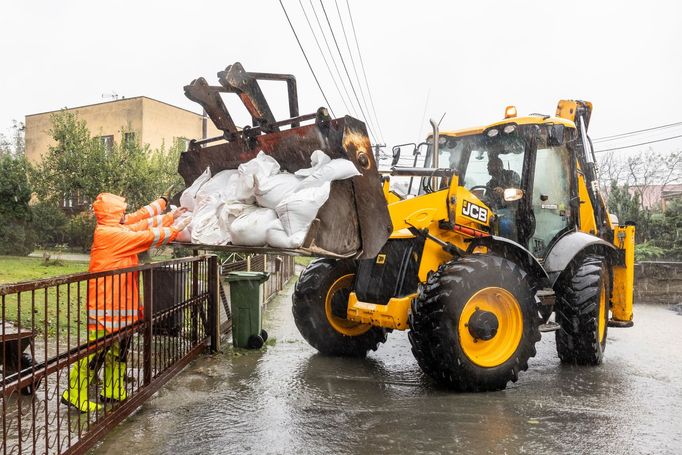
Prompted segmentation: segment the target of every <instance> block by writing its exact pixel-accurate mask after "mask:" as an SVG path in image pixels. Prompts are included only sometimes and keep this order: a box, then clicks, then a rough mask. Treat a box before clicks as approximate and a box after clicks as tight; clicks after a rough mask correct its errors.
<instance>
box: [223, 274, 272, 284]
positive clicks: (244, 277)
mask: <svg viewBox="0 0 682 455" xmlns="http://www.w3.org/2000/svg"><path fill="white" fill-rule="evenodd" d="M268 278H270V273H268V272H230V273H228V274H227V276H226V277H225V280H226V281H228V282H232V281H259V282H263V281H266V280H267V279H268Z"/></svg>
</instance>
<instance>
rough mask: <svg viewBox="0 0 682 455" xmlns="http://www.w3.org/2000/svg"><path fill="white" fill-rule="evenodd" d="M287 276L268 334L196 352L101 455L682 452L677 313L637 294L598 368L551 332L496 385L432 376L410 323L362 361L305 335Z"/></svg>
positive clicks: (681, 328) (681, 319)
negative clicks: (257, 344)
mask: <svg viewBox="0 0 682 455" xmlns="http://www.w3.org/2000/svg"><path fill="white" fill-rule="evenodd" d="M291 290H292V289H291V287H290V288H289V289H288V292H285V293H283V294H282V295H281V296H280V297H278V298H276V299H275V300H274V301H272V302H271V303H270V304H269V306H268V308H267V310H266V315H265V317H266V320H265V322H264V327H265V328H266V329H267V330H268V332H269V333H270V336H271V341H270V345H269V346H267V347H266V348H265V349H263V350H261V351H236V350H233V349H232V347H231V344H229V343H225V344H224V346H223V351H224V352H223V353H221V354H218V355H214V356H210V357H200V358H199V359H198V360H196V361H194V362H193V363H192V364H190V366H189V367H188V368H187V369H186V370H185V371H184V372H183V373H181V374H180V375H179V376H178V377H176V378H174V379H173V380H172V381H170V382H169V383H168V384H167V385H166V386H165V387H164V388H163V389H162V390H160V391H159V392H158V393H157V394H156V395H155V396H154V398H152V399H151V400H149V401H148V402H147V403H146V404H145V405H143V406H142V407H141V408H140V409H139V410H138V412H137V413H136V414H134V415H133V416H131V417H130V418H128V419H127V420H126V421H125V422H124V423H122V424H121V425H119V426H118V427H117V428H116V429H114V430H113V431H112V432H111V433H109V434H108V435H107V437H106V438H105V439H104V441H103V442H102V443H100V444H99V445H98V446H97V448H96V449H95V450H94V451H93V452H94V453H101V454H118V453H129V454H156V453H164V454H165V453H178V454H206V453H226V454H240V453H257V454H270V453H276V454H279V453H283V454H330V453H334V454H337V453H339V454H340V453H356V454H374V453H474V454H478V453H482V454H488V453H495V454H516V453H532V454H539V453H542V454H544V453H580V454H668V453H669V454H679V453H682V314H680V312H675V311H673V309H672V307H671V306H664V305H645V304H642V305H637V306H636V308H635V321H636V323H635V327H634V328H631V329H610V330H609V332H608V344H607V348H606V355H605V361H604V363H603V364H602V365H601V366H598V367H576V366H564V365H561V364H560V362H559V360H558V358H557V356H556V350H555V344H554V334H553V333H549V334H543V338H542V341H540V342H539V343H538V345H537V347H538V355H537V356H536V357H535V358H534V359H531V362H530V368H529V370H528V371H527V372H525V373H523V374H521V376H520V378H519V381H518V382H517V383H515V384H510V386H509V387H508V388H507V389H506V390H505V391H501V392H494V393H484V394H456V393H452V392H449V391H447V390H443V389H440V388H438V387H437V386H435V385H434V384H433V383H432V382H431V381H430V380H429V379H428V378H427V377H426V376H424V375H423V374H422V373H421V371H420V369H419V367H418V365H417V362H416V361H415V360H414V358H413V357H412V354H411V352H410V345H409V341H408V339H407V333H405V332H393V333H392V334H390V335H389V339H388V342H387V343H386V344H385V345H383V346H381V347H380V348H379V350H378V351H376V352H373V353H371V354H370V355H369V356H368V357H367V358H366V359H363V360H358V359H342V358H329V357H323V356H321V355H319V354H317V353H316V351H315V350H314V349H313V348H311V347H310V346H308V344H307V343H306V342H305V341H304V340H303V339H302V338H301V336H300V335H299V334H298V331H297V329H296V327H295V325H294V322H293V317H292V315H291V303H290V299H291V295H290V292H291Z"/></svg>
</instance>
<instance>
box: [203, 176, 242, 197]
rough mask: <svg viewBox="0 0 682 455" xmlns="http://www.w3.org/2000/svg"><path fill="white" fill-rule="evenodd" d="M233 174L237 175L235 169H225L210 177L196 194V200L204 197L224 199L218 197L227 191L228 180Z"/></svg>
mask: <svg viewBox="0 0 682 455" xmlns="http://www.w3.org/2000/svg"><path fill="white" fill-rule="evenodd" d="M235 174H237V170H236V169H225V170H224V171H220V172H218V173H217V174H216V175H214V176H213V177H211V179H210V180H209V181H208V182H206V183H204V184H203V185H202V187H201V188H200V189H199V191H198V192H197V197H196V199H199V198H202V197H205V196H218V198H219V199H224V198H223V197H220V195H221V194H222V193H223V192H224V191H226V189H228V186H229V181H230V178H231V177H232V176H233V175H235Z"/></svg>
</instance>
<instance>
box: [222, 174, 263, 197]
mask: <svg viewBox="0 0 682 455" xmlns="http://www.w3.org/2000/svg"><path fill="white" fill-rule="evenodd" d="M220 197H221V198H222V200H223V201H226V202H228V201H239V202H242V203H244V204H253V203H254V202H256V197H255V195H254V184H253V176H252V175H243V174H241V173H239V172H237V173H236V174H232V175H231V176H230V178H229V180H228V182H227V187H225V188H224V189H223V190H222V191H221V193H220Z"/></svg>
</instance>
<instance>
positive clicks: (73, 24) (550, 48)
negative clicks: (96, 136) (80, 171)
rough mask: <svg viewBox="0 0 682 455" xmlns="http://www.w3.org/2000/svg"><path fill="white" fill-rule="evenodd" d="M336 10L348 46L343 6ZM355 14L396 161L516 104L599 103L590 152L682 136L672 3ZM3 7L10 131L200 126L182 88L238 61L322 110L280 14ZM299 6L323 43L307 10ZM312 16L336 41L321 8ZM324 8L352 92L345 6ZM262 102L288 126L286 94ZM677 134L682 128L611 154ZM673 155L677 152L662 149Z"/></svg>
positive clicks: (4, 96) (468, 5) (201, 8)
mask: <svg viewBox="0 0 682 455" xmlns="http://www.w3.org/2000/svg"><path fill="white" fill-rule="evenodd" d="M337 1H338V5H339V7H340V8H341V13H342V15H343V18H344V21H345V22H344V25H345V27H346V32H347V33H348V34H349V36H350V38H351V39H352V28H350V22H349V21H348V16H347V14H348V12H347V9H346V0H337ZM349 1H350V6H351V11H352V13H353V19H354V21H355V27H356V30H357V34H358V39H359V42H360V48H361V51H362V57H363V60H364V63H365V67H366V70H367V77H368V79H369V85H370V88H371V96H372V98H373V100H374V104H375V106H376V112H377V116H378V119H379V123H380V127H381V130H382V131H383V137H384V139H385V141H386V142H387V143H388V144H389V145H393V144H397V143H400V142H411V141H418V140H420V139H423V137H424V135H425V133H426V132H427V130H428V118H429V117H437V118H440V116H441V115H442V114H443V113H444V112H446V113H447V115H446V116H445V119H444V120H443V124H442V128H443V129H458V128H463V127H467V126H473V125H477V124H482V123H490V122H493V121H497V120H499V119H501V117H502V115H503V111H504V107H505V106H506V105H508V104H514V105H516V106H517V107H518V109H519V112H520V113H522V114H526V113H532V112H541V113H550V114H553V113H554V111H555V108H556V102H557V100H559V99H561V98H573V99H576V98H577V99H585V100H590V101H592V102H593V103H594V113H593V118H592V123H591V125H590V128H591V135H592V137H601V136H606V135H611V134H617V133H621V132H626V131H631V130H637V129H642V128H647V127H652V126H657V125H661V124H667V123H672V122H682V112H681V110H682V87H681V86H682V49H681V45H682V3H680V2H678V1H677V2H676V1H669V2H662V1H661V2H658V1H641V0H638V1H594V0H592V1H579V0H576V1H572V2H564V3H561V2H549V1H526V2H522V1H514V2H512V1H489V2H484V1H478V2H459V1H458V2H455V1H425V0H420V1H410V2H402V1H401V2H398V1H360V0H349ZM3 3H4V4H3V6H2V16H3V21H2V26H1V27H0V43H2V56H3V65H2V71H0V131H6V129H7V128H8V127H9V126H10V124H11V121H12V119H17V120H23V117H24V116H25V115H26V114H31V113H38V112H44V111H50V110H55V109H59V108H61V107H65V106H66V107H75V106H79V105H84V104H91V103H97V102H102V101H103V98H102V95H103V94H109V93H112V92H116V93H118V94H119V95H122V96H125V97H133V96H139V95H145V96H149V97H152V98H156V99H159V100H162V101H165V102H168V103H171V104H175V105H177V106H181V107H184V108H187V109H192V110H195V111H199V109H198V106H197V105H195V104H194V103H192V102H191V101H189V100H187V99H186V98H185V97H184V94H183V90H182V87H183V86H184V85H185V84H187V83H189V82H190V81H191V80H192V79H194V78H196V77H198V76H204V77H206V78H207V79H208V80H209V82H216V76H215V75H216V72H217V71H219V70H221V69H223V68H224V67H225V66H226V65H228V64H231V63H233V62H235V61H240V62H241V63H242V64H243V65H244V67H245V68H246V70H247V71H259V72H282V73H293V74H295V75H296V77H297V79H298V83H299V97H300V106H301V112H302V113H307V112H314V110H315V109H316V108H317V107H319V106H321V105H324V104H325V102H324V100H323V98H322V96H321V94H320V91H319V90H318V88H317V86H316V84H315V82H314V80H313V78H312V76H311V73H310V70H309V69H308V67H307V65H306V63H305V60H304V58H303V55H302V54H301V51H300V50H299V48H298V45H297V44H296V41H295V39H294V37H293V34H292V32H291V30H290V29H289V25H288V24H287V22H286V19H285V17H284V14H283V12H282V9H281V7H280V5H279V2H278V1H277V0H266V1H239V2H237V1H193V2H178V1H163V2H162V1H140V0H137V1H128V0H119V1H117V2H107V3H105V2H93V1H30V0H25V1H12V2H3ZM284 4H285V6H286V8H287V11H288V12H289V14H290V16H291V19H292V22H293V23H294V27H295V28H296V30H297V32H298V33H299V34H300V37H301V40H302V43H303V45H304V47H305V49H306V52H307V53H308V55H309V57H310V59H311V62H312V64H313V67H314V69H315V71H316V73H317V74H318V77H319V78H320V81H321V83H322V86H323V89H324V91H325V93H326V94H327V97H328V99H329V101H330V104H331V107H332V108H333V110H334V111H335V114H336V115H337V116H340V115H341V114H346V113H347V111H346V109H345V108H344V105H343V102H342V101H341V98H340V97H339V94H338V93H337V91H336V88H335V87H334V85H333V83H332V80H331V79H330V76H329V73H328V71H327V68H326V67H325V65H324V62H323V61H322V58H321V57H320V53H319V51H318V49H317V46H316V44H315V41H314V39H313V36H312V35H311V33H310V31H309V29H308V25H307V23H306V22H305V19H304V16H303V14H302V12H301V7H300V5H299V1H298V0H284ZM302 4H303V6H304V7H305V8H306V11H307V13H308V14H309V17H310V18H311V20H312V21H313V25H314V26H315V27H317V23H316V22H315V19H314V15H313V11H312V9H311V5H310V0H302ZM313 4H314V5H315V7H316V12H317V13H318V16H319V17H320V20H321V21H323V22H322V23H323V26H325V27H326V21H325V19H324V15H323V11H322V9H321V8H320V3H319V0H313ZM324 4H325V7H326V10H327V13H328V15H329V18H330V20H331V22H332V26H333V27H334V29H335V33H336V34H337V35H336V38H337V40H338V41H339V45H340V47H341V50H342V51H343V52H346V54H344V56H345V58H346V60H347V61H346V65H347V66H348V69H349V72H350V75H351V77H352V78H353V79H355V75H354V73H353V69H352V65H351V61H350V59H349V58H348V56H347V50H346V43H345V41H344V38H343V33H342V31H341V26H340V23H339V19H338V14H337V11H336V4H335V2H334V0H325V2H324ZM326 36H327V39H328V40H330V45H331V46H332V50H334V51H336V48H335V46H334V43H333V40H332V36H331V34H329V32H328V31H327V35H326ZM317 37H318V39H319V40H321V41H320V42H321V45H322V46H323V49H324V50H325V52H326V46H325V44H324V41H323V40H322V35H321V34H320V33H319V31H318V34H317ZM351 46H354V42H353V41H351ZM327 58H329V57H327ZM355 58H356V65H358V70H360V67H359V62H358V61H357V55H355ZM337 64H338V65H339V69H340V71H341V73H342V75H343V77H344V78H345V72H344V70H343V67H342V65H341V61H340V60H338V59H337ZM331 69H332V71H335V70H334V67H333V66H332V67H331ZM360 78H362V74H361V73H360ZM355 86H356V91H357V92H358V97H359V98H360V101H362V93H361V92H360V89H359V87H358V86H357V82H356V83H355ZM278 89H279V90H278ZM265 90H266V94H271V96H273V97H274V101H273V104H274V110H275V115H276V117H278V118H283V117H284V116H285V112H286V104H285V102H284V101H285V96H284V86H282V87H279V86H270V85H268V86H267V87H265ZM342 90H343V89H342ZM348 91H349V93H350V96H351V97H353V93H352V91H351V89H350V87H348ZM344 96H345V95H344ZM365 96H366V94H365ZM347 103H348V101H347ZM368 104H369V102H368ZM233 105H235V104H234V103H230V106H233ZM425 107H426V109H425ZM369 109H371V107H370V108H369ZM424 112H426V116H425V117H424ZM235 117H236V118H237V121H238V123H242V124H244V123H246V121H247V118H246V116H245V115H243V114H242V113H241V112H240V113H239V115H235ZM677 134H682V127H678V128H676V129H670V130H664V131H657V132H655V133H654V134H649V135H640V136H636V137H634V138H628V139H627V140H625V141H623V142H614V143H609V144H608V145H609V146H616V145H621V144H629V143H635V142H640V141H645V140H649V139H655V138H660V137H667V136H673V135H677ZM679 147H682V139H678V140H673V141H668V142H663V143H659V144H656V149H657V150H661V151H665V150H669V149H672V148H679Z"/></svg>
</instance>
